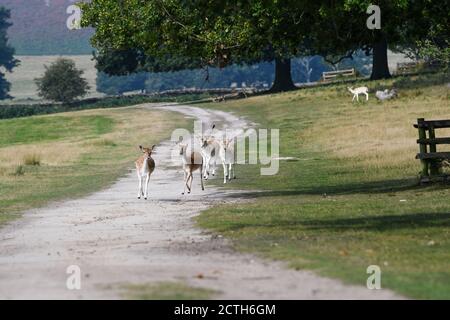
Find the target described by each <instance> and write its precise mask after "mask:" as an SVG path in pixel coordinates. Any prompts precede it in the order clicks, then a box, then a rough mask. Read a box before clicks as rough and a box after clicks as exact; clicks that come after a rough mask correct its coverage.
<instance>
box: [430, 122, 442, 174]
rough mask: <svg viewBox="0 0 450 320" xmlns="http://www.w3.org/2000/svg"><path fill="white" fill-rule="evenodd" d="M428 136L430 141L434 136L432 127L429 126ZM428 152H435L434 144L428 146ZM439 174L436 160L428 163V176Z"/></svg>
mask: <svg viewBox="0 0 450 320" xmlns="http://www.w3.org/2000/svg"><path fill="white" fill-rule="evenodd" d="M428 136H429V138H430V139H435V138H436V135H435V133H434V127H433V126H430V127H429V128H428ZM430 152H436V144H430ZM439 173H440V170H439V164H438V161H437V159H436V160H432V161H430V175H432V176H435V175H438V174H439Z"/></svg>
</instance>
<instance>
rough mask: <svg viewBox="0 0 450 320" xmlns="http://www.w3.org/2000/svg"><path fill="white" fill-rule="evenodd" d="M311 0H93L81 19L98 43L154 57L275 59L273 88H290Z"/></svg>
mask: <svg viewBox="0 0 450 320" xmlns="http://www.w3.org/2000/svg"><path fill="white" fill-rule="evenodd" d="M310 6H311V5H310V2H308V1H297V0H286V1H283V2H282V3H281V1H264V0H252V1H207V0H191V1H176V0H152V1H145V2H143V1H137V0H134V1H115V0H102V1H100V0H93V1H91V2H89V3H87V2H86V3H83V4H81V7H82V10H83V21H82V25H83V26H85V27H87V26H92V27H94V28H95V34H94V37H93V39H92V41H93V44H94V46H95V47H97V48H98V49H100V50H102V49H104V48H113V49H115V50H129V49H140V50H142V51H143V52H144V53H145V55H146V56H148V57H152V58H155V59H160V58H164V57H167V56H169V57H185V58H189V59H192V60H194V61H199V62H200V63H201V64H202V65H203V66H212V65H214V66H219V67H221V68H222V67H224V66H226V65H230V64H232V63H249V62H257V61H268V60H275V62H276V67H275V81H274V85H273V87H272V90H273V91H285V90H290V89H292V88H294V84H293V81H292V77H291V73H290V72H291V70H290V65H291V61H290V59H291V58H292V57H294V56H296V55H298V54H300V53H302V50H303V48H302V46H301V43H302V40H303V38H304V37H305V35H307V33H308V30H309V29H308V28H309V26H310V25H311V23H310V21H309V20H310V19H311V18H312V17H313V15H312V14H311V12H312V11H313V10H310V11H309V12H308V13H306V11H307V10H308V9H310V8H309V7H310Z"/></svg>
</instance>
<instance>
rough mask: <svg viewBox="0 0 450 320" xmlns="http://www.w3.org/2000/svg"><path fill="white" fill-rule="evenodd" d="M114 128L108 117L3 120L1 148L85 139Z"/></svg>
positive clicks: (0, 130) (0, 135)
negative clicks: (69, 139)
mask: <svg viewBox="0 0 450 320" xmlns="http://www.w3.org/2000/svg"><path fill="white" fill-rule="evenodd" d="M113 126H114V122H113V119H111V118H109V117H107V116H79V117H77V116H70V117H64V116H58V117H30V118H24V119H11V120H3V121H2V122H1V125H0V147H1V146H6V145H13V144H23V143H38V142H44V141H52V140H58V139H64V138H68V137H71V136H73V135H74V134H76V135H77V136H80V135H82V136H84V137H89V136H97V135H102V134H105V133H108V132H110V131H111V130H112V128H113ZM74 131H77V132H74Z"/></svg>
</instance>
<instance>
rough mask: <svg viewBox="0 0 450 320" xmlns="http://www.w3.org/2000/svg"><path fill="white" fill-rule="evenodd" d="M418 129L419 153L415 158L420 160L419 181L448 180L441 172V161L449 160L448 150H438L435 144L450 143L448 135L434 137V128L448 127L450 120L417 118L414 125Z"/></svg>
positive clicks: (449, 126) (449, 153)
mask: <svg viewBox="0 0 450 320" xmlns="http://www.w3.org/2000/svg"><path fill="white" fill-rule="evenodd" d="M414 128H417V129H418V131H419V139H417V143H418V144H419V153H418V154H417V155H416V159H419V160H420V161H421V162H422V171H421V174H420V176H421V177H420V180H421V182H429V181H439V180H440V181H442V180H449V179H448V177H449V176H448V175H443V174H442V163H443V162H445V161H448V160H450V152H438V151H437V145H442V144H450V137H440V138H436V133H435V129H442V128H450V120H425V119H423V118H419V119H417V124H415V125H414Z"/></svg>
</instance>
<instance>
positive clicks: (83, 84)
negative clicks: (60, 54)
mask: <svg viewBox="0 0 450 320" xmlns="http://www.w3.org/2000/svg"><path fill="white" fill-rule="evenodd" d="M45 69H46V70H45V74H44V76H43V77H42V78H38V79H35V82H36V85H37V87H38V94H39V96H40V97H43V98H44V99H47V100H51V101H57V102H65V103H68V102H72V101H74V100H75V99H76V98H79V97H83V96H85V95H86V94H87V91H88V90H89V86H88V84H87V81H86V79H84V78H83V77H82V75H83V71H82V70H78V69H77V68H76V67H75V62H74V61H72V60H70V59H65V58H59V59H58V60H56V61H55V62H54V63H52V64H51V65H50V67H47V66H45Z"/></svg>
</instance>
